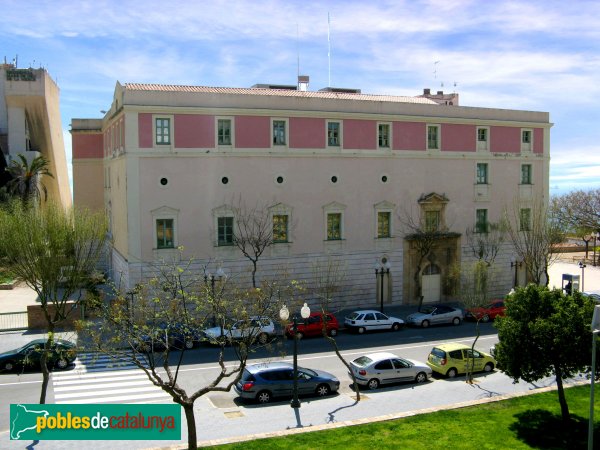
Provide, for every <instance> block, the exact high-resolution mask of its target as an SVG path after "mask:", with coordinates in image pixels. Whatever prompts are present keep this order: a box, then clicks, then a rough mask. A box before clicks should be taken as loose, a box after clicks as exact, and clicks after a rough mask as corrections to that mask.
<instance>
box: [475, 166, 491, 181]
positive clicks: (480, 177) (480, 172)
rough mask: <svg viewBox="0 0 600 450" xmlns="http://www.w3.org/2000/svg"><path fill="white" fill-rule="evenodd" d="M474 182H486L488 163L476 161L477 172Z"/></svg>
mask: <svg viewBox="0 0 600 450" xmlns="http://www.w3.org/2000/svg"><path fill="white" fill-rule="evenodd" d="M475 183H476V184H488V165H487V163H477V173H476V176H475Z"/></svg>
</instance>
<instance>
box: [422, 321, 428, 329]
mask: <svg viewBox="0 0 600 450" xmlns="http://www.w3.org/2000/svg"><path fill="white" fill-rule="evenodd" d="M421 326H422V327H423V328H427V327H428V326H429V320H424V321H423V322H421Z"/></svg>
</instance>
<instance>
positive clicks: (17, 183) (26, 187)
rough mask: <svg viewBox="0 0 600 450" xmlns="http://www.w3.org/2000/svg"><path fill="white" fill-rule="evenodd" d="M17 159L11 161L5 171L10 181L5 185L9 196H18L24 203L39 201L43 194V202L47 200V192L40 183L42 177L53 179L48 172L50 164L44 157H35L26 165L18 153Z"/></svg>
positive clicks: (21, 155) (25, 160)
mask: <svg viewBox="0 0 600 450" xmlns="http://www.w3.org/2000/svg"><path fill="white" fill-rule="evenodd" d="M17 158H18V159H13V160H12V161H11V162H10V165H9V166H8V167H7V168H6V171H7V172H8V173H9V174H10V176H11V178H12V179H11V180H10V181H9V182H8V183H7V187H8V190H9V192H10V193H11V194H13V195H15V196H18V197H19V198H20V199H21V200H22V201H23V202H24V203H26V202H28V201H29V200H37V201H38V202H39V201H41V198H42V194H44V201H46V200H47V199H48V190H47V189H46V186H45V185H44V183H42V182H41V181H40V177H41V176H42V175H47V176H49V177H52V178H54V176H53V175H52V174H51V173H50V171H49V170H48V166H49V164H50V162H49V161H48V160H47V159H46V158H45V157H44V156H36V157H35V158H33V159H32V160H31V163H28V161H27V158H26V157H25V156H24V155H23V154H21V153H19V154H18V155H17Z"/></svg>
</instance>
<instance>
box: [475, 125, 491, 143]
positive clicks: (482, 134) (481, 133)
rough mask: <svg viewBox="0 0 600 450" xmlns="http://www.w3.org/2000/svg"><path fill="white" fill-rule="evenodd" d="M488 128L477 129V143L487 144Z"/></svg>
mask: <svg viewBox="0 0 600 450" xmlns="http://www.w3.org/2000/svg"><path fill="white" fill-rule="evenodd" d="M487 133H488V130H487V128H477V142H487Z"/></svg>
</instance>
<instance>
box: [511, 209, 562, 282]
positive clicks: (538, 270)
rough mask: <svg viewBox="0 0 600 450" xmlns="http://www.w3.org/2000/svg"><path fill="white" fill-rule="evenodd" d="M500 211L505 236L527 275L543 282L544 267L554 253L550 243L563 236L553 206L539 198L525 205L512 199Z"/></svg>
mask: <svg viewBox="0 0 600 450" xmlns="http://www.w3.org/2000/svg"><path fill="white" fill-rule="evenodd" d="M504 215H505V218H506V221H505V223H506V227H507V233H508V237H509V240H510V242H511V243H512V245H513V247H514V249H515V252H516V253H517V255H518V257H519V258H520V259H521V261H523V262H524V263H525V268H526V270H527V276H528V279H530V280H531V281H533V282H534V283H536V284H538V285H542V284H543V285H545V286H547V285H548V282H549V275H548V267H550V265H551V264H552V263H553V262H554V260H555V259H556V258H557V256H558V254H557V253H556V252H554V246H555V245H556V244H559V243H561V242H562V241H563V240H564V230H563V228H562V225H561V224H560V222H559V220H558V218H557V217H556V216H554V210H553V209H551V208H548V205H546V204H545V203H543V202H542V201H541V200H536V201H533V202H532V203H531V204H529V205H528V206H524V205H522V204H521V203H519V201H518V200H515V201H514V202H513V206H512V208H507V209H506V210H505V213H504Z"/></svg>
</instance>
